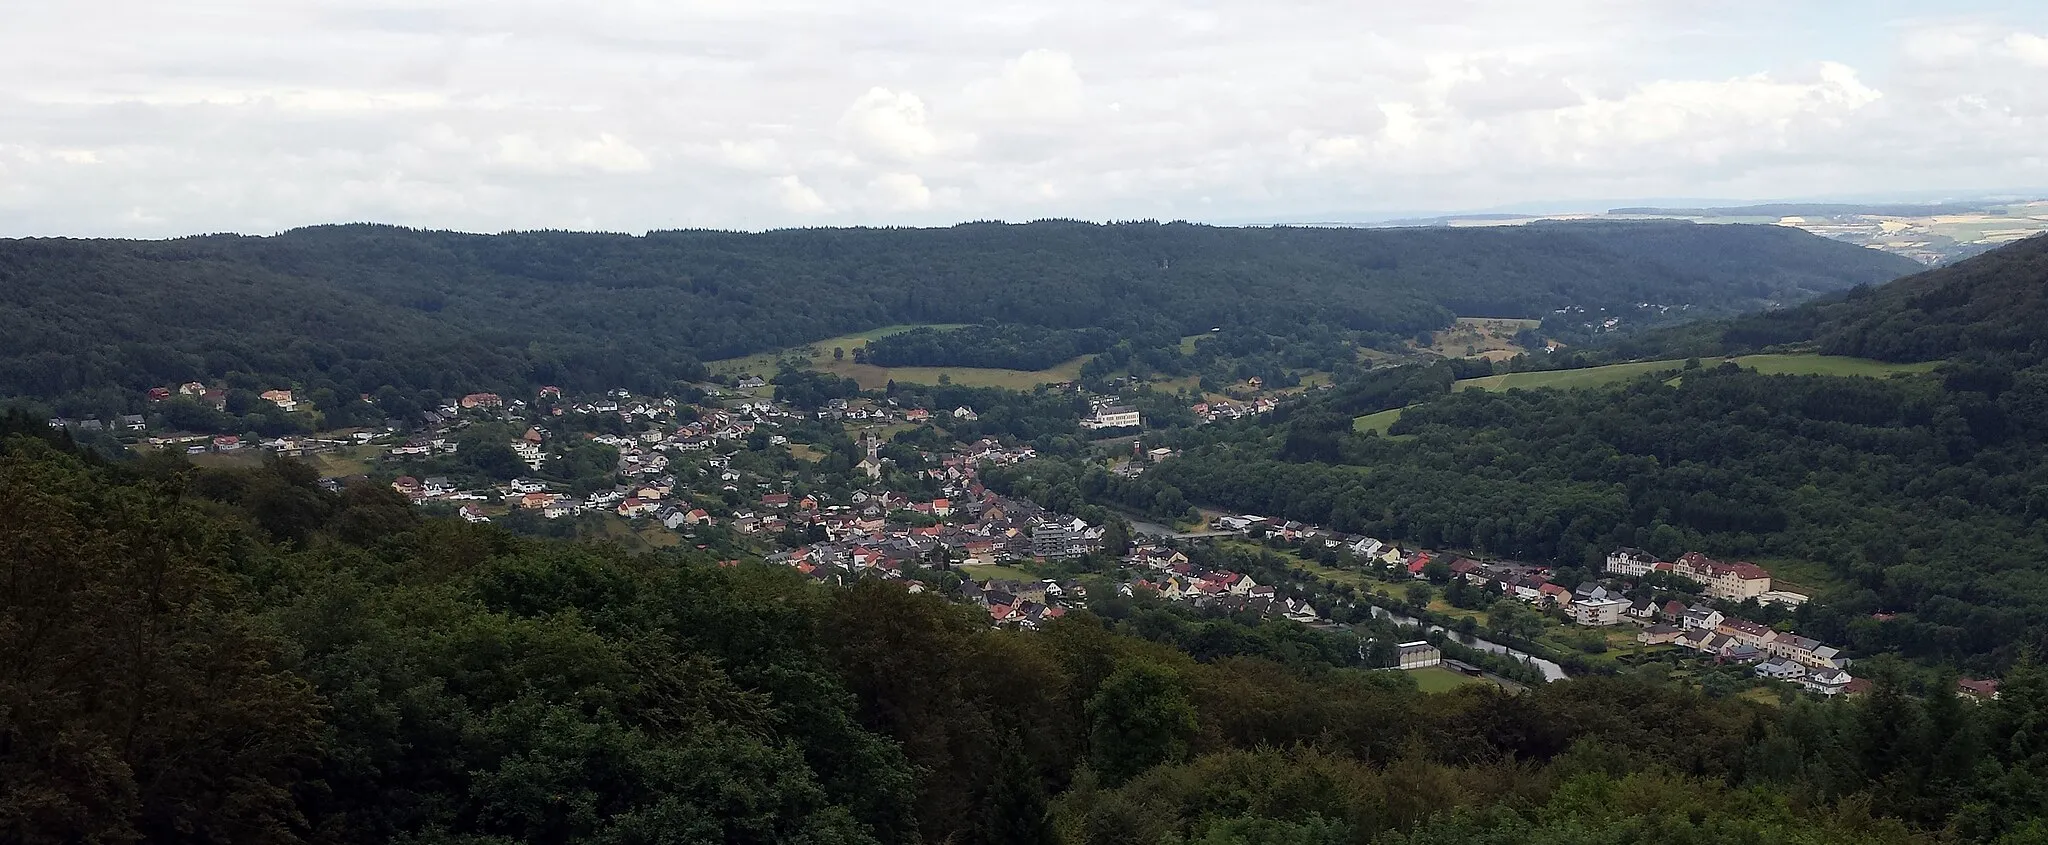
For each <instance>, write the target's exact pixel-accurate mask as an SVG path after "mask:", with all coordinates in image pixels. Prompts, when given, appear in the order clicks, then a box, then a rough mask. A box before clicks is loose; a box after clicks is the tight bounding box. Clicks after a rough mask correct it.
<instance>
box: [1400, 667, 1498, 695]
mask: <svg viewBox="0 0 2048 845" xmlns="http://www.w3.org/2000/svg"><path fill="white" fill-rule="evenodd" d="M1403 671H1405V672H1407V673H1408V677H1411V678H1414V679H1415V685H1416V686H1418V687H1421V688H1422V691H1423V692H1450V691H1451V690H1454V689H1457V688H1459V687H1462V686H1465V685H1467V684H1483V683H1487V681H1486V679H1484V678H1474V677H1472V676H1470V675H1461V674H1458V673H1457V672H1453V671H1451V670H1449V669H1445V668H1443V667H1442V666H1427V667H1424V668H1421V669H1406V670H1403Z"/></svg>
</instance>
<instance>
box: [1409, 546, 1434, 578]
mask: <svg viewBox="0 0 2048 845" xmlns="http://www.w3.org/2000/svg"><path fill="white" fill-rule="evenodd" d="M1406 568H1407V570H1408V577H1410V578H1414V579H1417V580H1420V579H1422V578H1426V577H1428V576H1426V575H1423V574H1422V570H1424V569H1427V568H1429V554H1428V553H1426V552H1425V553H1423V554H1419V555H1416V556H1415V559H1414V560H1411V561H1408V566H1407V567H1406Z"/></svg>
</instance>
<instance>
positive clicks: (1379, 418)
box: [1351, 408, 1407, 437]
mask: <svg viewBox="0 0 2048 845" xmlns="http://www.w3.org/2000/svg"><path fill="white" fill-rule="evenodd" d="M1405 410H1407V409H1406V408H1394V409H1391V410H1386V411H1381V412H1379V413H1376V414H1366V415H1365V416H1362V417H1359V418H1358V419H1355V420H1352V421H1351V430H1352V431H1356V432H1358V433H1359V434H1364V433H1366V432H1368V431H1377V432H1379V433H1380V436H1381V437H1385V436H1387V429H1389V428H1392V427H1393V425H1394V421H1395V420H1398V419H1400V418H1401V412H1402V411H1405Z"/></svg>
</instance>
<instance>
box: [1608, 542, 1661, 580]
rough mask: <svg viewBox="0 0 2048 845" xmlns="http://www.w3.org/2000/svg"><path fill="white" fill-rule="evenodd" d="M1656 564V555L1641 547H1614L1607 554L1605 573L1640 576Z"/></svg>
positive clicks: (1646, 573) (1647, 572)
mask: <svg viewBox="0 0 2048 845" xmlns="http://www.w3.org/2000/svg"><path fill="white" fill-rule="evenodd" d="M1656 565H1657V557H1656V556H1655V555H1652V554H1650V553H1649V552H1646V551H1643V550H1642V549H1615V550H1614V551H1613V552H1611V553H1609V554H1608V555H1607V574H1609V575H1620V576H1622V577H1625V578H1641V577H1644V576H1646V575H1649V574H1650V571H1651V570H1652V569H1653V568H1654V567H1655V566H1656Z"/></svg>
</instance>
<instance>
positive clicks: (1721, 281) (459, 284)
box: [0, 221, 1911, 404]
mask: <svg viewBox="0 0 2048 845" xmlns="http://www.w3.org/2000/svg"><path fill="white" fill-rule="evenodd" d="M1910 268H1911V265H1910V264H1909V263H1907V262H1904V261H1902V260H1900V259H1897V258H1895V257H1892V256H1888V255H1884V254H1882V253H1878V252H1874V251H1871V250H1865V249H1861V248H1857V247H1853V246H1848V245H1844V244H1839V243H1834V242H1830V241H1827V240H1824V239H1821V238H1816V237H1813V236H1811V235H1807V234H1805V233H1802V232H1798V231H1795V230H1791V229H1785V228H1779V227H1768V226H1712V227H1709V226H1694V225H1690V224H1683V223H1647V224H1644V223H1638V224H1586V225H1558V226H1543V227H1530V228H1515V229H1492V230H1448V229H1433V230H1354V229H1310V228H1267V229H1230V228H1217V227H1208V226H1197V225H1190V224H1185V223H1173V224H1164V225H1162V224H1156V223H1129V224H1117V225H1096V224H1088V223H1078V222H1068V221H1047V222H1039V223H1032V224H1028V225H1005V224H995V223H981V224H967V225H961V226H955V227H951V228H946V229H805V230H788V231H776V232H767V233H761V234H744V233H731V232H708V231H679V232H655V233H650V234H648V235H645V236H628V235H614V234H589V233H573V232H527V233H511V234H501V235H471V234H458V233H451V232H433V231H415V230H407V229H400V228H394V227H387V226H373V225H348V226H323V227H316V228H310V229H301V230H295V231H291V232H286V233H283V234H280V235H277V236H274V237H243V236H225V235H223V236H209V237H194V238H185V239H179V240H171V241H120V240H68V239H31V240H8V241H0V302H4V304H5V305H6V307H5V308H0V397H4V396H10V395H11V396H31V397H44V398H49V397H66V396H72V397H75V396H80V395H92V396H96V397H99V398H100V399H102V400H104V401H103V402H102V404H106V402H111V401H113V399H114V398H115V397H132V396H133V395H135V394H136V393H138V392H139V391H141V390H143V389H145V388H147V387H150V386H154V385H163V384H169V383H176V382H180V381H184V380H192V379H199V380H207V381H212V380H217V379H222V378H233V379H235V380H237V381H240V382H242V383H243V384H244V385H245V386H256V385H260V384H296V385H299V386H301V387H307V388H309V389H311V388H312V387H313V386H315V385H317V386H319V387H321V388H324V389H329V390H332V391H333V392H334V393H335V394H337V395H340V396H344V397H349V396H354V395H355V394H358V393H375V392H377V391H378V390H379V389H380V388H383V387H385V386H392V387H395V388H397V389H400V390H404V391H414V392H427V393H439V394H441V395H448V394H454V393H460V392H463V391H468V390H474V389H479V388H484V387H507V388H509V387H515V386H523V385H533V384H547V383H553V384H561V385H563V386H565V387H571V388H572V389H573V388H599V387H607V386H620V385H625V386H648V385H652V384H658V383H662V382H664V381H666V380H671V379H675V378H681V377H691V376H694V375H697V374H699V373H701V368H700V367H699V366H698V363H697V362H699V361H703V360H709V359H716V358H723V357H729V356H735V355H742V354H747V353H752V352H758V351H764V350H773V349H779V348H785V347H788V346H791V345H793V344H796V343H801V342H805V341H810V340H816V339H819V338H825V337H832V336H836V335H839V334H844V333H848V332H857V331H862V330H866V329H871V328H876V327H880V326H886V325H893V324H907V323H990V322H993V323H1002V324H1019V325H1033V326H1042V327H1048V328H1057V329H1079V328H1090V327H1100V328H1107V329H1111V330H1115V331H1118V332H1128V331H1133V330H1136V329H1138V328H1149V329H1153V330H1156V331H1158V332H1175V333H1183V334H1185V333H1193V332H1198V331H1206V330H1207V329H1209V328H1212V327H1215V326H1254V327H1260V328H1262V329H1263V330H1266V331H1269V332H1272V333H1276V334H1280V333H1286V332H1292V331H1298V330H1300V328H1301V327H1302V326H1304V325H1322V326H1334V327H1340V328H1343V329H1346V330H1352V331H1380V332H1392V333H1397V334H1401V333H1411V332H1415V331H1419V330H1425V329H1431V328H1437V327H1441V326H1444V325H1446V324H1448V323H1449V321H1450V320H1451V317H1452V315H1453V314H1483V315H1488V316H1540V315H1542V314H1545V313H1548V312H1550V311H1553V310H1555V309H1558V308H1563V307H1565V306H1568V305H1587V306H1604V305H1616V304H1624V303H1635V302H1644V301H1647V302H1662V303H1685V304H1691V305H1693V306H1695V308H1696V309H1697V310H1699V311H1700V312H1702V313H1707V314H1714V313H1730V312H1735V311H1740V310H1744V309H1749V308H1754V307H1757V306H1759V305H1760V304H1762V303H1766V302H1787V301H1799V300H1804V299H1807V298H1810V297H1813V296H1816V295H1821V294H1824V293H1827V292H1831V291H1838V290H1841V289H1844V288H1847V287H1850V286H1853V285H1857V284H1868V283H1874V282H1880V281H1884V280H1886V279H1889V278H1892V277H1895V276H1897V275H1899V274H1900V273H1902V272H1905V271H1907V270H1909V269H1910Z"/></svg>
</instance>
